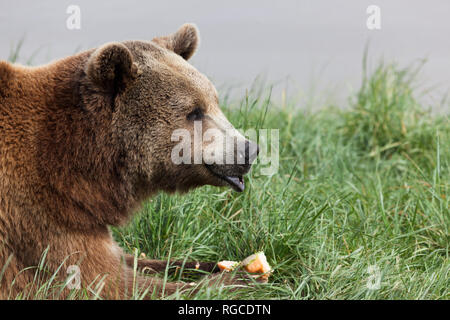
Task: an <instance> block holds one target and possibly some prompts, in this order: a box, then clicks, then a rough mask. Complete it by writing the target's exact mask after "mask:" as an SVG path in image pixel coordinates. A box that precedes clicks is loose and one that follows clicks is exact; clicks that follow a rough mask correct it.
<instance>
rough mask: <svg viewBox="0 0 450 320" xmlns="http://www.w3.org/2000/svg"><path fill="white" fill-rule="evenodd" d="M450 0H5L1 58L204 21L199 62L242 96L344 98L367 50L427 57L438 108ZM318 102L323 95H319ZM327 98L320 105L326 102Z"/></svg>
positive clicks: (448, 76)
mask: <svg viewBox="0 0 450 320" xmlns="http://www.w3.org/2000/svg"><path fill="white" fill-rule="evenodd" d="M72 4H73V5H78V6H80V8H81V29H80V30H69V29H67V27H66V20H67V18H68V17H69V14H67V13H66V9H67V7H68V6H69V5H72ZM369 5H377V6H379V7H380V8H381V30H368V28H367V27H366V20H367V17H368V14H367V13H366V9H367V7H368V6H369ZM449 15H450V1H448V0H430V1H421V0H414V1H412V0H408V1H407V0H372V1H366V0H340V1H333V0H327V1H325V0H315V1H306V0H302V1H294V0H284V1H263V0H257V1H256V0H251V1H242V0H240V1H236V0H228V1H200V0H189V1H181V0H178V1H174V0H172V1H134V0H133V1H117V0H109V1H75V0H71V1H61V0H58V1H56V0H40V1H23V0H15V1H5V0H0V39H1V41H0V59H7V58H8V56H9V55H10V53H11V50H12V48H14V47H15V46H16V45H17V43H18V42H19V41H20V39H21V38H22V37H25V40H24V43H23V46H22V49H21V51H20V56H19V59H18V61H19V62H21V63H27V61H29V59H30V58H31V59H32V64H40V63H46V62H49V61H51V60H53V59H57V58H61V57H64V56H66V55H70V54H73V53H74V52H77V51H80V50H84V49H88V48H90V47H95V46H98V45H101V44H102V43H104V42H108V41H112V40H116V41H117V40H118V41H120V40H129V39H151V38H152V37H154V36H157V35H166V34H168V33H171V32H174V31H175V30H176V29H177V28H178V27H179V26H180V25H181V24H183V23H185V22H194V23H196V24H197V26H198V28H199V29H200V33H201V46H200V49H199V51H198V52H197V54H196V55H195V56H194V58H193V59H192V63H193V64H194V65H195V66H196V67H197V68H198V69H199V70H200V71H202V72H203V73H205V74H207V75H208V76H209V77H210V78H211V79H212V80H213V81H214V82H215V84H216V85H218V86H219V88H220V87H223V86H229V87H231V86H233V87H234V88H235V89H233V90H234V91H235V92H237V94H238V95H243V93H245V89H246V88H248V87H250V86H251V84H252V82H253V81H254V79H255V78H256V77H257V76H258V75H259V76H261V75H262V76H263V77H264V78H265V79H266V80H267V82H268V83H269V84H274V85H275V93H274V95H275V96H274V99H277V98H279V96H280V94H281V92H283V91H284V90H283V89H287V92H288V95H302V94H303V95H305V96H315V95H318V96H320V95H323V93H324V92H326V93H327V94H326V96H327V97H332V99H335V101H337V102H338V103H342V104H345V103H346V97H347V96H348V95H349V94H350V93H351V92H353V91H354V90H356V89H357V87H358V86H359V83H360V78H361V67H362V57H363V52H364V47H365V45H366V44H369V56H370V59H369V61H370V64H371V65H374V64H375V62H376V61H378V59H379V58H381V57H383V58H384V60H386V61H398V62H399V63H400V65H404V66H407V65H408V64H410V63H412V62H414V61H418V60H420V59H423V58H426V59H427V63H426V64H425V66H424V68H423V72H422V74H421V77H420V79H421V82H422V83H423V89H424V90H426V89H428V88H430V87H433V90H432V92H431V94H428V95H427V97H428V98H427V103H428V102H430V103H432V104H434V105H435V107H434V108H435V109H442V108H448V107H447V106H445V107H443V106H437V104H439V100H440V99H441V98H442V96H443V94H445V93H446V92H447V90H448V88H449V87H450V86H449V84H450V81H449V80H450V39H449V35H450V19H449ZM313 104H314V102H313ZM318 104H319V103H318Z"/></svg>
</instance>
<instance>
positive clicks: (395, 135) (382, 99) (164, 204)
mask: <svg viewBox="0 0 450 320" xmlns="http://www.w3.org/2000/svg"><path fill="white" fill-rule="evenodd" d="M20 46H21V42H19V44H18V49H16V50H13V51H12V52H11V57H12V59H14V60H15V59H17V56H18V51H19V49H20ZM416 74H417V70H416V69H415V68H405V69H402V68H399V67H398V66H397V65H395V64H380V65H379V66H378V67H377V68H376V69H375V70H373V71H372V72H370V76H368V75H367V73H366V72H364V75H363V80H362V84H361V88H360V90H359V91H358V92H357V93H356V95H355V96H352V97H350V99H349V100H350V107H349V108H347V109H341V108H335V107H332V106H329V107H322V108H320V110H319V111H305V110H304V109H302V106H301V105H298V104H297V103H295V102H294V101H291V102H289V101H288V102H284V103H283V104H282V105H277V104H275V103H273V102H272V101H271V99H270V92H269V91H264V90H257V89H258V88H257V89H255V90H251V91H250V93H249V94H248V95H247V96H245V97H244V98H243V99H242V100H241V101H234V100H233V99H229V97H225V98H224V99H222V101H223V104H224V105H222V109H223V110H224V111H225V113H226V115H227V116H228V117H229V119H230V120H231V122H232V123H233V124H234V125H235V126H236V127H237V128H243V129H246V128H256V129H258V128H267V129H279V136H280V167H279V170H278V172H277V173H276V174H275V175H273V176H270V177H268V176H261V175H259V176H258V175H257V174H256V173H257V172H259V170H258V169H259V168H258V167H259V166H260V165H259V164H257V165H256V167H255V168H254V169H253V171H252V173H251V174H250V175H249V176H248V177H247V178H246V190H245V192H243V193H235V192H233V191H231V190H228V189H218V188H213V187H202V188H200V189H197V190H195V191H193V192H190V193H188V194H186V195H182V196H181V195H171V196H169V195H166V194H160V195H158V196H156V197H154V198H153V199H151V200H149V201H148V202H146V203H145V204H144V206H143V209H142V210H141V212H139V213H138V214H137V215H136V216H135V218H134V219H133V220H132V221H131V223H130V224H129V225H127V226H126V227H123V228H120V229H117V228H113V234H114V237H115V238H116V239H117V241H118V242H119V243H120V244H121V246H122V247H123V248H124V249H125V250H127V251H128V252H130V253H133V252H135V251H136V250H137V252H138V253H145V254H146V255H147V257H151V258H154V259H168V258H171V259H186V258H187V259H189V260H200V261H219V260H241V259H243V258H245V257H246V256H248V255H250V254H252V253H254V252H256V251H261V250H262V251H264V252H265V253H266V256H267V258H268V261H269V263H270V264H271V265H272V266H273V267H274V273H273V275H272V277H271V278H270V281H269V283H268V284H266V285H259V286H257V287H254V288H249V289H244V290H241V291H234V292H230V291H226V290H220V289H213V290H211V289H206V288H205V289H204V290H202V291H201V292H199V294H198V295H196V296H195V297H194V298H196V299H211V298H220V299H240V298H245V299H280V298H281V299H449V298H450V294H449V289H448V288H450V262H449V234H450V233H449V220H450V219H449V218H450V211H449V210H450V209H449V202H450V200H449V199H450V148H449V145H450V123H449V118H448V115H432V114H431V113H430V112H429V111H425V110H426V108H424V107H423V106H421V105H420V103H419V102H418V101H417V100H416V97H415V92H416V91H417V90H416V89H417V88H416V87H415V79H416ZM374 266H375V267H376V268H377V269H378V270H379V273H380V277H381V282H380V288H379V289H370V288H368V286H367V284H368V282H369V283H370V282H371V279H372V274H371V273H370V272H369V270H370V268H373V267H374ZM0 271H1V268H0ZM0 275H1V272H0ZM162 276H164V275H162ZM179 277H180V276H178V277H177V279H179ZM174 278H175V277H168V279H169V280H173V279H174ZM181 280H185V281H191V278H190V277H184V276H181ZM50 286H51V283H48V282H47V283H46V284H44V285H42V290H41V292H40V293H39V295H38V296H36V298H49V296H47V293H46V292H47V288H48V287H50ZM94 291H95V290H94ZM180 297H181V298H182V297H184V296H176V297H175V298H180ZM79 298H80V297H79ZM81 298H86V296H84V297H81Z"/></svg>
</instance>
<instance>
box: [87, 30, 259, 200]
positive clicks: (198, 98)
mask: <svg viewBox="0 0 450 320" xmlns="http://www.w3.org/2000/svg"><path fill="white" fill-rule="evenodd" d="M198 43H199V35H198V30H197V28H196V27H195V26H193V25H191V24H185V25H183V26H182V27H181V28H180V29H179V30H178V31H177V32H175V33H174V34H172V35H169V36H165V37H159V38H155V39H153V40H152V41H127V42H122V43H109V44H106V45H104V46H102V47H100V48H98V49H96V50H95V51H93V52H92V53H91V54H90V56H89V58H88V60H87V63H86V67H85V74H86V77H87V82H85V83H87V86H88V87H89V92H90V95H91V96H93V95H92V92H95V95H96V96H99V95H100V96H102V97H103V98H108V99H109V100H108V101H111V103H110V104H111V108H112V118H111V123H112V127H113V131H112V136H113V137H114V141H116V142H117V144H118V146H117V147H118V148H120V158H121V163H122V164H123V166H124V168H123V170H124V172H125V173H126V175H127V176H128V178H129V180H131V181H132V182H133V183H134V184H135V185H136V187H139V188H141V189H145V190H148V191H150V192H152V191H157V190H155V188H157V189H158V190H164V191H168V192H174V191H181V192H184V191H187V190H189V189H191V188H195V187H198V186H202V185H214V186H226V185H229V186H231V187H232V188H233V189H235V190H236V191H242V190H243V189H244V180H243V176H244V175H245V174H246V173H247V172H248V171H249V170H250V166H251V164H252V162H253V160H254V159H255V158H256V156H257V153H258V146H257V145H256V144H255V143H253V142H251V141H248V140H247V139H245V138H244V137H243V136H242V135H241V134H240V133H239V132H238V131H237V130H236V129H235V128H234V127H233V126H232V125H231V124H230V122H229V121H228V120H227V119H226V117H225V116H224V114H223V113H222V111H221V110H220V108H219V101H218V96H217V91H216V89H215V88H214V86H213V85H212V83H211V82H210V81H209V80H208V79H207V77H206V76H204V75H203V74H201V73H200V72H198V71H197V70H196V69H195V68H194V67H193V66H192V65H191V64H189V63H188V62H187V60H188V59H189V58H190V57H191V56H192V55H193V54H194V52H195V50H196V48H197V47H198ZM103 98H102V99H103ZM91 105H94V106H95V103H94V104H92V103H91ZM180 159H181V161H180Z"/></svg>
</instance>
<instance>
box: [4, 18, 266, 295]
mask: <svg viewBox="0 0 450 320" xmlns="http://www.w3.org/2000/svg"><path fill="white" fill-rule="evenodd" d="M198 42H199V36H198V31H197V28H196V27H195V26H194V25H192V24H185V25H183V26H182V27H181V28H180V29H179V30H178V31H177V32H175V33H174V34H172V35H169V36H165V37H158V38H154V39H153V40H151V41H126V42H117V43H116V42H114V43H108V44H105V45H103V46H101V47H99V48H95V49H91V50H88V51H85V52H82V53H79V54H76V55H73V56H70V57H67V58H64V59H61V60H58V61H55V62H52V63H50V64H47V65H44V66H38V67H25V66H20V65H15V64H14V65H13V64H10V63H8V62H5V61H0V278H1V279H0V298H3V299H7V298H15V297H16V296H18V295H20V296H22V297H30V298H33V297H35V296H34V294H35V292H36V286H35V285H34V284H33V282H34V280H35V275H36V269H35V268H29V267H35V266H37V265H38V264H39V262H40V261H41V258H42V255H43V253H44V252H45V254H46V256H45V268H46V269H45V272H43V273H42V274H41V275H40V277H44V278H45V277H50V276H52V275H54V274H56V275H57V278H58V279H63V277H67V273H66V270H67V268H68V267H69V266H71V265H76V266H78V267H79V271H80V272H79V276H80V277H81V288H82V289H86V290H87V291H89V290H91V292H92V291H95V292H96V293H97V294H99V295H100V296H101V297H103V298H126V297H127V296H130V295H131V293H132V292H134V290H136V288H137V289H142V290H145V291H146V292H147V293H148V295H147V296H150V295H151V294H153V293H156V294H157V295H163V294H172V293H174V292H176V291H177V290H180V289H184V288H186V287H188V285H187V284H186V283H166V284H165V285H163V282H162V280H160V279H159V278H157V277H149V276H145V275H141V274H139V275H138V276H137V278H135V277H134V276H135V273H134V272H133V268H132V265H133V260H134V257H133V256H130V255H127V254H125V253H124V252H123V250H122V249H121V248H120V247H119V246H118V245H117V244H116V243H115V242H114V241H113V239H112V236H111V233H110V230H109V229H108V226H119V225H122V224H124V223H126V222H127V221H128V220H129V218H130V216H131V215H132V214H133V213H134V212H135V211H136V210H137V209H138V208H139V206H140V204H141V203H142V202H143V201H144V200H145V199H147V198H148V197H150V196H151V195H154V194H156V193H157V192H160V191H165V192H177V191H179V192H186V191H188V190H190V189H192V188H195V187H199V186H203V185H214V186H225V185H229V186H231V187H233V188H234V189H235V190H238V191H242V190H243V186H244V183H243V175H245V174H246V173H247V172H248V171H249V169H250V166H251V163H252V161H253V160H254V159H255V157H256V155H257V152H258V151H257V146H256V144H255V143H253V142H250V141H248V140H245V138H244V137H243V136H242V135H240V134H239V133H238V132H237V130H235V129H233V127H232V125H231V124H230V123H229V122H228V121H227V119H226V118H225V116H224V115H223V114H222V112H221V111H220V109H219V106H218V97H217V92H216V89H215V88H214V86H213V85H212V84H211V82H210V81H209V80H208V79H207V78H206V77H205V76H204V75H203V74H201V73H199V72H198V71H197V70H196V69H195V68H194V67H193V66H192V65H190V64H189V63H188V62H187V60H188V59H189V58H190V57H191V56H192V55H193V54H194V52H195V50H196V48H197V46H198ZM197 122H200V123H201V124H202V126H201V133H203V132H204V131H205V130H207V129H208V128H214V129H217V130H218V131H220V132H223V133H224V134H226V135H230V133H229V132H233V133H232V134H231V135H232V137H233V139H234V140H235V141H236V143H237V142H239V141H240V142H241V144H242V142H244V145H245V148H244V151H242V148H241V150H240V151H239V150H237V151H236V149H233V148H232V149H230V148H229V147H224V146H223V144H220V145H216V146H215V147H214V150H215V151H216V152H222V153H224V154H225V153H229V152H232V151H230V150H234V151H233V155H232V157H233V159H237V158H244V161H243V162H242V161H241V162H240V163H238V161H235V163H233V164H229V163H226V164H223V163H210V162H208V163H207V162H206V161H205V160H203V161H201V162H200V163H198V162H193V163H181V164H175V163H174V161H173V159H172V158H171V153H172V150H173V148H174V147H175V145H176V144H177V142H176V141H174V140H173V139H171V135H172V133H173V132H174V130H176V129H179V128H184V129H186V130H189V132H190V133H192V134H194V133H195V130H197V129H195V123H197ZM233 130H234V131H233ZM201 143H202V145H201V148H200V149H203V148H205V146H206V145H210V144H211V143H212V144H214V143H215V142H214V139H212V140H210V141H203V142H201ZM197 149H198V148H197ZM194 150H195V147H194ZM200 151H202V150H200ZM194 156H195V152H193V155H192V157H194ZM177 263H180V262H174V264H177ZM194 266H195V267H197V268H198V267H200V269H205V270H208V271H212V270H213V269H214V264H213V263H200V264H199V265H197V264H196V263H187V264H186V267H194ZM144 267H147V269H148V270H152V271H156V272H157V271H160V270H164V269H165V268H166V262H164V261H156V260H139V261H138V268H140V269H142V268H144ZM27 268H28V269H27ZM228 280H230V279H228ZM228 280H227V281H228ZM230 281H232V280H230ZM67 290H68V289H64V290H63V291H62V293H61V292H59V294H60V295H57V294H55V295H54V297H55V298H58V297H60V298H61V297H65V296H66V295H67Z"/></svg>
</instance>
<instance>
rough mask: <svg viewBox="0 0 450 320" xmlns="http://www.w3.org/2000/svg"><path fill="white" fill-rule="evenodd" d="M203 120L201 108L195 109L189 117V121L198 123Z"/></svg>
mask: <svg viewBox="0 0 450 320" xmlns="http://www.w3.org/2000/svg"><path fill="white" fill-rule="evenodd" d="M202 118H203V112H202V110H201V109H200V108H195V109H194V111H192V112H191V113H189V114H188V115H187V119H188V120H189V121H197V120H201V119H202Z"/></svg>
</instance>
